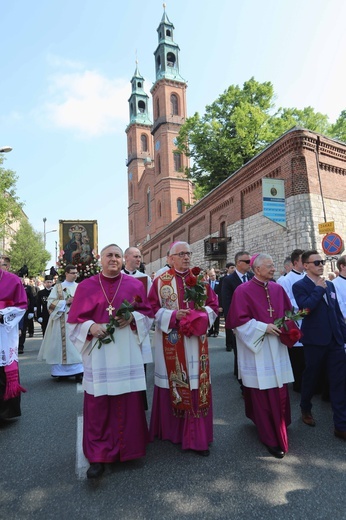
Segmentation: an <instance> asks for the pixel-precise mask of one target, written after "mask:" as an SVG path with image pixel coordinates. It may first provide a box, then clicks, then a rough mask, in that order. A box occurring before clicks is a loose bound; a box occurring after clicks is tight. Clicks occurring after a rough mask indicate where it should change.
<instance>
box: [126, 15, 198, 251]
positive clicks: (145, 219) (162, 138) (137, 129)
mask: <svg viewBox="0 0 346 520" xmlns="http://www.w3.org/2000/svg"><path fill="white" fill-rule="evenodd" d="M173 30H174V26H173V24H172V23H171V22H170V21H169V19H168V16H167V14H166V10H165V8H164V13H163V16H162V19H161V22H160V25H159V27H158V29H157V32H158V46H157V48H156V50H155V53H154V56H155V71H156V78H155V82H154V84H153V86H152V88H151V90H150V93H151V95H152V106H153V122H152V121H151V119H150V115H149V96H148V95H147V94H146V93H145V90H144V78H143V76H141V74H140V72H139V69H138V65H137V64H136V70H135V72H134V75H133V77H132V79H131V85H132V92H131V96H130V98H129V109H130V122H129V125H128V126H127V128H126V134H127V169H128V170H127V171H128V197H129V199H128V218H129V244H130V245H131V246H137V247H140V246H141V245H142V244H144V243H145V242H146V241H148V240H150V238H152V237H154V235H156V234H157V233H159V232H160V231H162V229H164V228H165V227H166V226H167V225H168V224H170V223H171V222H173V221H174V220H175V219H176V218H177V217H179V216H180V215H181V214H182V213H184V211H185V208H186V206H188V205H190V204H192V202H193V184H192V182H191V181H190V180H188V179H187V178H186V176H185V173H184V172H185V168H186V167H187V166H188V165H189V163H188V159H187V157H186V156H184V155H182V154H179V153H177V151H176V137H177V135H178V134H179V130H180V127H181V125H182V124H183V123H184V122H185V119H186V114H187V111H186V88H187V85H186V81H185V80H184V79H183V78H182V77H181V75H180V72H179V50H180V49H179V46H178V45H177V44H176V43H175V42H174V39H173Z"/></svg>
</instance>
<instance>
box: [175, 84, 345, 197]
mask: <svg viewBox="0 0 346 520" xmlns="http://www.w3.org/2000/svg"><path fill="white" fill-rule="evenodd" d="M345 119H346V112H345V116H344V121H345ZM295 126H301V127H303V128H307V129H309V130H312V131H314V132H318V133H323V134H324V135H329V136H330V137H333V134H332V126H331V125H330V124H329V121H328V116H326V115H323V114H321V113H318V112H315V111H314V109H313V108H312V107H307V108H304V109H303V110H298V109H296V108H279V109H278V110H277V111H276V112H275V106H274V89H273V85H272V84H271V83H270V82H265V83H258V82H257V81H255V79H254V78H251V79H250V80H249V81H246V82H245V83H244V85H243V88H240V87H239V86H234V85H231V86H230V87H229V88H228V89H227V90H226V91H225V92H224V93H223V94H221V95H220V96H219V97H218V98H217V99H216V101H214V103H212V104H211V105H208V106H207V107H206V109H205V114H204V115H203V116H202V117H201V116H200V115H199V114H198V113H195V114H194V115H193V116H192V117H189V118H187V119H186V121H185V123H184V124H183V125H182V127H181V129H180V132H179V136H178V138H177V151H178V152H180V153H184V154H186V155H187V156H188V157H190V159H191V166H190V168H188V169H187V170H186V171H185V173H186V175H187V177H188V178H190V179H191V180H193V181H194V183H195V198H196V199H199V198H201V197H202V196H204V195H206V194H207V193H209V191H211V190H212V189H213V188H216V187H217V186H218V185H219V184H220V183H221V182H222V181H223V180H225V179H226V178H227V177H228V176H229V175H231V174H232V173H233V172H235V171H236V170H238V169H239V168H241V167H242V166H243V165H244V164H245V163H246V162H248V161H249V160H250V159H251V158H252V157H254V156H255V155H256V154H258V153H259V152H261V151H262V150H263V149H264V148H265V147H266V146H268V145H269V144H270V143H271V142H273V141H274V140H275V139H277V138H278V137H280V136H281V135H282V134H283V133H284V132H286V131H287V130H289V129H291V128H292V127H295ZM344 126H345V135H346V124H344ZM338 131H339V134H340V133H341V130H338Z"/></svg>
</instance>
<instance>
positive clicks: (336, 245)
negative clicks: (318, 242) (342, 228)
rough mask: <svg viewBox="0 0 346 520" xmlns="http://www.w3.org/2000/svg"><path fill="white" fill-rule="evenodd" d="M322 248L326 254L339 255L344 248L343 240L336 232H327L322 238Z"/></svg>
mask: <svg viewBox="0 0 346 520" xmlns="http://www.w3.org/2000/svg"><path fill="white" fill-rule="evenodd" d="M322 249H323V251H324V253H325V254H326V255H328V256H333V255H339V254H340V253H342V252H343V250H344V241H343V240H342V238H341V236H340V235H338V234H337V233H328V235H326V236H325V237H323V239H322Z"/></svg>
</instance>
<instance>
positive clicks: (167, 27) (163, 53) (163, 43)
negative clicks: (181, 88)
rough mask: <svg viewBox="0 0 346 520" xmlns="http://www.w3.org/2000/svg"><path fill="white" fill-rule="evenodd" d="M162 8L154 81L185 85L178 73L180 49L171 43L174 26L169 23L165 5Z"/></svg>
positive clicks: (155, 53)
mask: <svg viewBox="0 0 346 520" xmlns="http://www.w3.org/2000/svg"><path fill="white" fill-rule="evenodd" d="M163 8H164V12H163V16H162V19H161V22H160V25H159V27H158V29H157V33H158V41H159V44H158V47H157V49H156V51H155V52H154V55H155V68H156V81H159V80H160V79H171V80H174V81H179V82H182V83H186V81H185V80H184V78H182V77H181V75H180V73H179V51H180V49H179V46H178V45H177V44H176V43H175V42H174V41H173V30H174V25H173V24H172V23H171V22H170V21H169V18H168V16H167V14H166V6H165V4H163Z"/></svg>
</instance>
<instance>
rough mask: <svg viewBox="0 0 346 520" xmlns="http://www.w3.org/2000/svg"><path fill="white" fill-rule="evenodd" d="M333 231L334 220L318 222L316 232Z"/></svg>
mask: <svg viewBox="0 0 346 520" xmlns="http://www.w3.org/2000/svg"><path fill="white" fill-rule="evenodd" d="M334 231H335V226H334V221H332V222H322V224H318V232H319V234H320V235H325V234H326V233H334Z"/></svg>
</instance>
